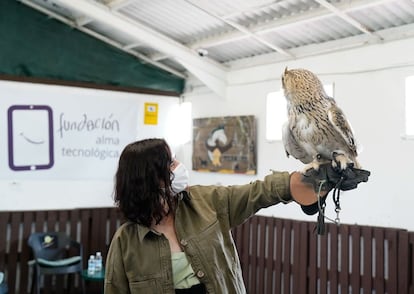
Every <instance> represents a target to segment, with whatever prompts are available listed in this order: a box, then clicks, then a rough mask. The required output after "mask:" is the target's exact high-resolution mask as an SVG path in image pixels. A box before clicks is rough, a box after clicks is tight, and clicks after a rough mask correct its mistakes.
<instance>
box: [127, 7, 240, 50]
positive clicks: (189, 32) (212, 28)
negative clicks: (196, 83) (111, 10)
mask: <svg viewBox="0 0 414 294" xmlns="http://www.w3.org/2000/svg"><path fill="white" fill-rule="evenodd" d="M119 12H120V13H122V14H124V15H126V16H128V17H129V18H131V19H133V20H135V21H137V22H139V23H142V24H144V25H146V26H148V27H150V28H152V29H154V30H157V31H159V32H162V33H163V34H165V35H166V36H168V37H170V38H172V39H174V40H176V41H178V42H180V43H183V44H187V43H191V42H195V41H196V40H199V39H203V38H207V37H209V36H211V35H215V34H219V33H222V32H225V31H229V30H232V28H230V27H228V26H227V25H226V24H224V23H223V22H222V21H220V20H219V19H217V18H215V17H212V16H210V15H208V14H207V13H205V12H203V11H201V10H198V9H195V8H194V7H193V6H192V5H191V4H188V3H187V2H185V1H182V0H141V1H139V2H132V3H131V4H130V5H128V6H125V7H123V8H121V9H120V10H119Z"/></svg>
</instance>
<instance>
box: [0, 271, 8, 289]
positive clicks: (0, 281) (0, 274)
mask: <svg viewBox="0 0 414 294" xmlns="http://www.w3.org/2000/svg"><path fill="white" fill-rule="evenodd" d="M7 293H9V292H8V288H7V284H6V282H5V281H4V273H3V272H0V294H7Z"/></svg>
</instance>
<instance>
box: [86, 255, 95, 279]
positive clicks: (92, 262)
mask: <svg viewBox="0 0 414 294" xmlns="http://www.w3.org/2000/svg"><path fill="white" fill-rule="evenodd" d="M95 272H96V262H95V256H94V255H91V256H89V260H88V275H93V274H94V273H95Z"/></svg>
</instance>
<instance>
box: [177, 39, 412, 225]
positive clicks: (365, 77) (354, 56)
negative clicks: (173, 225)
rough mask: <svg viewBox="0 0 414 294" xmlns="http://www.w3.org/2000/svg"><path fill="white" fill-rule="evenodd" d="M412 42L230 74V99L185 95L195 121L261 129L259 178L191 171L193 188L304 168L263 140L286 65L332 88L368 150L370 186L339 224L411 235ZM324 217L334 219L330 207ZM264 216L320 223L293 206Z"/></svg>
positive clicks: (346, 206) (355, 196)
mask: <svg viewBox="0 0 414 294" xmlns="http://www.w3.org/2000/svg"><path fill="white" fill-rule="evenodd" d="M413 52H414V39H410V40H403V41H397V42H393V43H388V44H382V45H372V46H370V47H365V48H361V49H355V50H350V51H344V52H337V53H333V54H328V55H323V56H315V57H310V58H306V59H298V60H295V61H290V62H286V63H274V64H267V65H262V66H258V67H255V68H247V69H240V70H237V71H233V72H232V73H230V76H229V80H230V85H229V88H228V95H227V97H225V98H221V97H218V96H216V95H215V94H213V93H210V92H209V91H198V93H199V94H197V93H189V94H187V95H186V96H185V100H186V101H191V102H192V109H193V118H202V117H215V116H229V115H255V116H256V117H257V125H258V146H257V148H258V149H257V150H258V174H257V176H245V175H227V174H212V173H200V172H194V171H192V172H191V183H192V184H223V185H229V184H244V183H248V182H250V181H252V180H255V179H262V178H263V177H264V176H265V175H266V174H267V173H268V172H269V170H270V169H275V170H286V171H294V170H298V169H301V167H302V165H301V164H300V162H298V161H297V160H295V159H294V158H289V159H288V158H286V156H285V153H284V149H283V147H282V143H281V142H267V141H266V139H265V113H266V112H265V106H266V105H265V103H266V95H267V94H268V93H269V92H271V91H277V90H279V89H280V87H281V83H280V76H281V73H282V71H283V70H284V68H285V66H288V67H289V68H298V67H301V68H307V69H309V70H311V71H313V72H315V73H317V74H318V75H319V77H320V78H321V79H322V81H323V82H324V83H330V82H334V83H335V99H336V100H337V102H338V104H339V106H340V107H341V108H342V109H343V110H344V112H345V113H346V115H347V116H348V119H349V120H350V122H351V124H352V126H353V128H354V130H355V133H356V137H357V140H358V141H359V143H360V144H361V145H362V146H363V151H362V153H361V154H360V156H359V159H360V160H359V161H360V163H361V164H362V165H363V168H365V169H368V170H370V171H371V173H372V174H371V177H370V179H369V182H368V183H363V184H361V185H360V186H359V187H358V189H357V190H353V191H348V192H346V193H342V194H341V195H342V196H341V206H342V212H341V214H340V218H341V222H342V223H350V224H354V223H356V224H363V225H374V226H388V227H400V228H406V229H408V230H411V231H413V230H414V222H413V220H414V218H413V215H412V213H413V212H412V211H413V207H414V197H413V188H412V184H413V183H414V172H413V171H412V168H413V166H414V156H413V155H412V153H413V151H414V141H413V140H404V139H403V138H402V137H401V135H402V134H404V128H405V125H404V115H405V109H404V103H405V100H404V99H405V97H404V95H405V84H404V81H405V77H406V76H407V75H414V54H413ZM191 154H192V145H191V143H188V144H186V145H184V146H183V148H182V151H181V153H180V154H179V156H181V159H182V160H183V161H184V163H185V164H186V165H187V166H189V167H191ZM326 211H327V215H328V216H330V217H331V218H334V217H335V213H334V205H333V202H332V200H331V197H330V199H329V200H328V202H327V209H326ZM259 214H264V215H269V216H277V217H284V218H294V219H301V220H311V221H312V220H315V219H316V216H307V215H304V214H303V213H302V211H301V209H300V207H299V206H298V205H296V204H289V205H276V206H274V207H271V208H267V209H263V210H261V211H260V212H259Z"/></svg>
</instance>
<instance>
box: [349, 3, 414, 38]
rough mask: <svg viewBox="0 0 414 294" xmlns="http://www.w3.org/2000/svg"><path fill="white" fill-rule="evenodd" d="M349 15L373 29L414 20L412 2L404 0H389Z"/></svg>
mask: <svg viewBox="0 0 414 294" xmlns="http://www.w3.org/2000/svg"><path fill="white" fill-rule="evenodd" d="M350 15H351V16H352V17H353V18H354V19H356V20H357V21H358V22H360V23H362V24H364V25H365V26H366V27H368V28H370V29H372V30H373V31H377V30H383V29H388V28H392V27H395V26H399V25H403V24H409V23H412V22H414V3H413V2H412V1H405V0H401V1H390V2H386V3H384V4H383V5H378V6H374V7H371V9H369V10H358V11H355V12H352V13H351V14H350Z"/></svg>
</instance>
